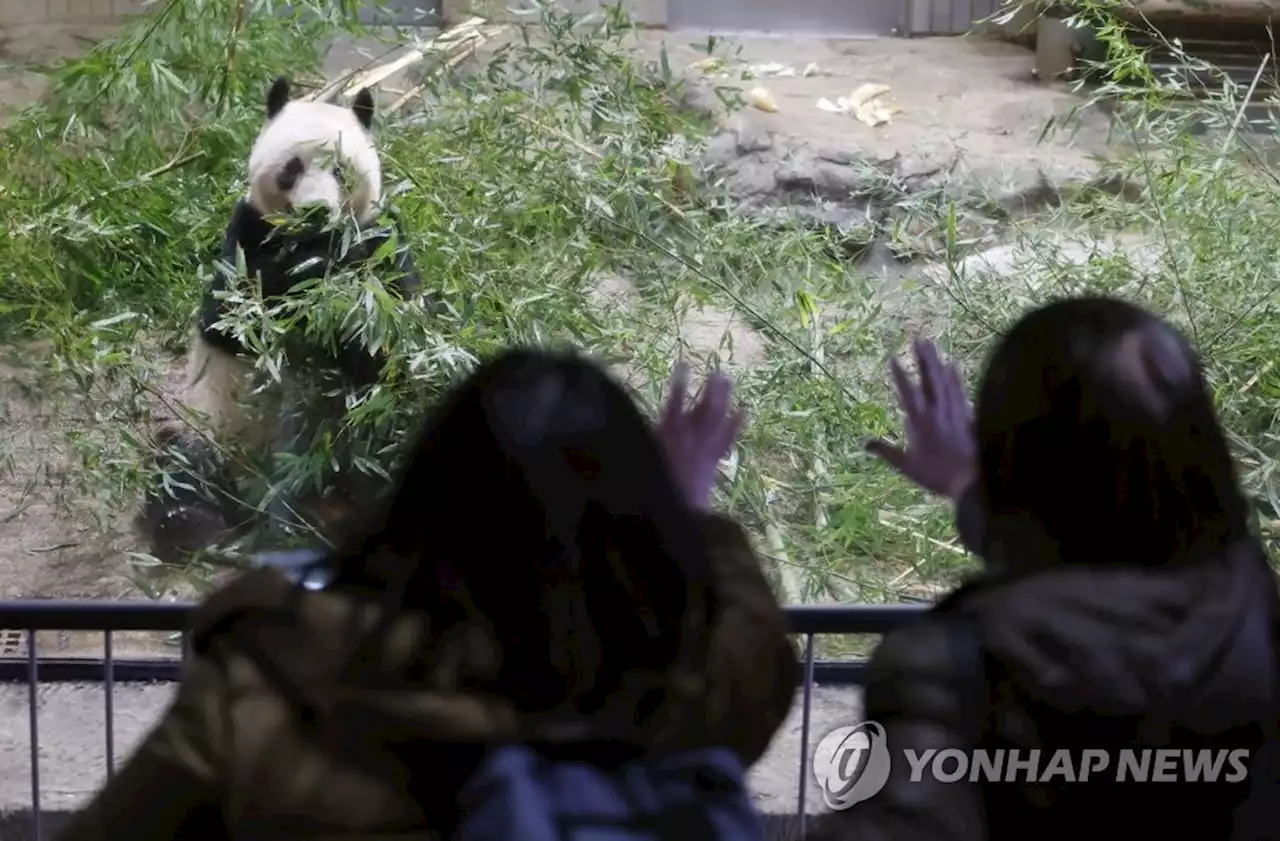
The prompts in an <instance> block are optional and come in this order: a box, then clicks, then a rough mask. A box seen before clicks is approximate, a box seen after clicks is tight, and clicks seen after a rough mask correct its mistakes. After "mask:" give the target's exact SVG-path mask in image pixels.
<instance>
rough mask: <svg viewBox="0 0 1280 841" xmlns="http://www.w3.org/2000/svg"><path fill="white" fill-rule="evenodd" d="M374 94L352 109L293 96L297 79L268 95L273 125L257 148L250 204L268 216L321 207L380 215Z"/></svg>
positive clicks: (362, 216) (363, 217) (362, 96)
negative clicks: (290, 97)
mask: <svg viewBox="0 0 1280 841" xmlns="http://www.w3.org/2000/svg"><path fill="white" fill-rule="evenodd" d="M372 127H373V94H372V93H370V92H369V89H368V88H365V89H363V90H361V91H360V92H359V93H357V94H356V96H355V100H354V101H353V102H352V104H351V107H349V108H346V107H343V106H341V105H331V104H329V103H327V102H303V101H291V100H290V99H289V80H288V79H286V78H283V77H281V78H279V79H276V80H275V82H274V84H272V86H271V91H270V93H268V94H267V124H266V125H265V126H263V128H262V131H261V132H260V133H259V134H258V139H257V140H256V141H255V142H254V144H253V151H252V152H250V153H249V203H250V204H251V205H253V207H254V208H255V209H256V210H257V211H258V212H259V213H263V214H274V213H286V212H289V211H291V210H294V209H296V208H302V207H305V206H308V205H321V206H323V207H325V208H327V209H328V211H329V215H330V217H334V216H337V215H338V214H341V213H350V214H351V215H353V216H354V217H355V218H356V220H357V221H359V222H362V223H364V222H369V221H370V220H371V219H372V218H373V217H376V215H377V204H378V201H379V200H380V199H381V198H382V164H381V161H379V159H378V150H377V149H376V148H375V147H374V145H373V137H372V134H371V129H372Z"/></svg>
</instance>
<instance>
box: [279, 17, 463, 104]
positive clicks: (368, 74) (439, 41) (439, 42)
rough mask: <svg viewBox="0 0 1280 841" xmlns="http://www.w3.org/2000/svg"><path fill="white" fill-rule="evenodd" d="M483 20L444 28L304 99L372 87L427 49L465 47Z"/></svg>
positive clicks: (414, 61)
mask: <svg viewBox="0 0 1280 841" xmlns="http://www.w3.org/2000/svg"><path fill="white" fill-rule="evenodd" d="M484 23H485V19H484V18H480V17H474V18H469V19H467V20H465V21H463V22H462V23H459V24H457V25H456V26H452V27H450V28H449V29H446V30H445V31H444V32H441V33H440V34H439V35H437V36H435V37H434V38H430V39H428V40H426V41H423V42H421V43H419V44H417V45H415V46H414V47H413V48H412V49H410V50H409V51H408V52H406V53H405V54H404V55H401V56H400V57H399V58H396V59H393V60H392V61H389V62H385V63H383V64H379V65H377V66H376V67H371V68H369V69H367V70H364V71H361V72H358V73H353V74H351V75H349V76H346V77H343V78H342V79H336V80H334V81H332V82H330V83H329V84H327V85H325V86H324V87H323V88H321V89H320V90H318V91H314V92H312V93H310V94H308V95H306V96H304V97H303V100H304V101H311V102H328V101H329V100H331V99H333V98H334V97H335V96H337V95H338V94H340V93H341V94H343V95H345V96H349V95H351V94H354V93H356V92H357V91H359V90H361V89H362V88H368V87H372V86H374V85H376V84H378V83H379V82H382V81H385V80H386V79H388V78H390V77H391V76H393V75H395V74H396V73H398V72H400V71H401V70H403V69H405V68H406V67H409V66H411V65H413V64H417V63H418V62H419V61H422V60H423V59H424V58H426V57H427V55H428V54H430V53H439V52H444V53H446V54H448V53H451V52H453V51H454V50H457V49H461V48H464V46H465V45H466V44H467V43H469V42H470V41H473V40H474V39H476V38H477V37H480V32H479V28H480V26H481V25H482V24H484Z"/></svg>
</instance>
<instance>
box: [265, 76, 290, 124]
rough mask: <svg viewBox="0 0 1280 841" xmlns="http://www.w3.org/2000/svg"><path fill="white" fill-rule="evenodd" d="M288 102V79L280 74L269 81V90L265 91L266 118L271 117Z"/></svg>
mask: <svg viewBox="0 0 1280 841" xmlns="http://www.w3.org/2000/svg"><path fill="white" fill-rule="evenodd" d="M288 104H289V79H288V77H286V76H281V77H279V78H278V79H276V80H275V81H274V82H272V83H271V90H270V91H269V92H268V93H267V119H268V120H269V119H271V118H272V117H274V116H275V115H276V114H279V113H280V112H281V111H283V110H284V107H285V106H286V105H288Z"/></svg>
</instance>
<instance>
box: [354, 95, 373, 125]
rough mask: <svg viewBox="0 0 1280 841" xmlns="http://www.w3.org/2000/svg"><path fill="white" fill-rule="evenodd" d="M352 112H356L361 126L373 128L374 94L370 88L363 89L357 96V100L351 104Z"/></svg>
mask: <svg viewBox="0 0 1280 841" xmlns="http://www.w3.org/2000/svg"><path fill="white" fill-rule="evenodd" d="M351 110H352V111H354V112H355V114H356V119H357V120H359V121H360V125H362V126H364V127H365V128H367V129H371V128H373V92H372V91H370V90H369V89H368V88H361V89H360V92H359V93H357V94H356V98H355V100H354V101H353V102H352V103H351Z"/></svg>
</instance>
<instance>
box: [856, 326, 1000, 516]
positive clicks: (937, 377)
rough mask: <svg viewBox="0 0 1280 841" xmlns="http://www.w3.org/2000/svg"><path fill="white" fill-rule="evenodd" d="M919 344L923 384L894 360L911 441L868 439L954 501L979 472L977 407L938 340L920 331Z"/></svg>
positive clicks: (878, 452)
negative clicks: (901, 443) (940, 350)
mask: <svg viewBox="0 0 1280 841" xmlns="http://www.w3.org/2000/svg"><path fill="white" fill-rule="evenodd" d="M913 345H914V349H915V356H916V362H917V364H918V367H919V370H920V382H919V384H916V383H913V382H912V381H911V378H910V377H908V376H907V372H906V371H904V370H903V369H902V365H901V364H900V363H899V362H898V360H896V359H895V360H893V361H892V362H890V363H889V367H890V370H891V371H892V372H893V380H894V383H895V384H896V386H897V389H898V402H899V403H900V404H901V406H902V411H903V414H905V415H906V420H905V423H904V432H905V433H906V435H905V437H906V446H905V447H899V446H896V445H894V444H890V443H889V442H888V441H885V440H883V439H876V440H873V441H870V442H868V443H867V452H869V453H871V454H872V455H874V456H877V457H879V458H882V459H884V460H885V461H886V462H888V463H889V464H890V465H892V466H893V468H894V469H895V470H897V471H898V472H899V473H901V474H902V475H903V476H905V477H906V478H908V479H910V480H911V481H913V482H915V483H916V484H917V485H919V486H920V487H922V488H924V489H926V490H929V491H933V492H934V493H936V494H941V495H942V496H945V497H947V498H948V499H950V500H952V501H953V502H954V501H956V500H958V499H959V498H960V496H961V494H963V493H964V491H965V490H966V489H967V488H968V487H969V485H970V484H972V482H973V480H974V478H975V477H976V475H977V442H976V440H975V438H974V429H973V408H972V407H971V406H970V404H969V399H968V398H967V397H966V396H965V393H964V383H963V381H962V380H961V379H960V371H959V369H958V368H957V367H956V366H955V365H952V364H949V363H947V362H944V361H943V360H942V357H941V356H940V355H939V354H938V349H937V347H935V346H934V344H933V342H931V341H928V340H927V339H922V338H920V337H918V336H917V337H916V338H915V340H914V342H913Z"/></svg>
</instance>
